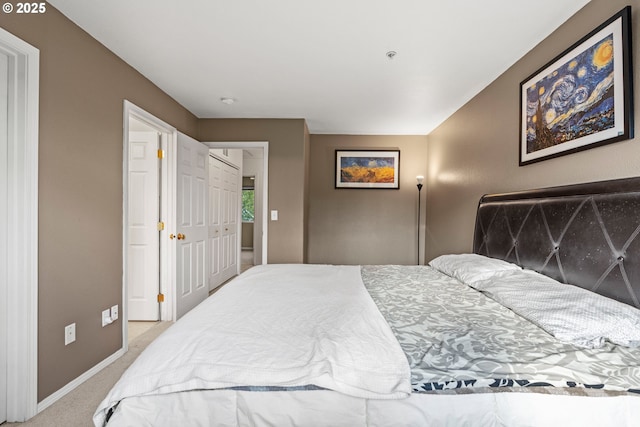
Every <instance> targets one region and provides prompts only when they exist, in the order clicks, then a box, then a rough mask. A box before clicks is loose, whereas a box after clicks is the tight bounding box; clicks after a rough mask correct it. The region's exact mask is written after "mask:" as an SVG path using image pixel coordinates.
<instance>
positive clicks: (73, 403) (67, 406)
mask: <svg viewBox="0 0 640 427" xmlns="http://www.w3.org/2000/svg"><path fill="white" fill-rule="evenodd" d="M171 324H172V322H159V323H158V324H157V325H155V326H153V327H152V328H150V329H149V330H148V331H146V332H144V333H143V334H141V335H140V336H138V337H136V338H134V339H133V340H132V341H131V343H130V344H129V351H127V353H126V354H125V355H124V356H122V357H121V358H120V359H118V360H116V361H115V362H113V363H112V364H111V365H109V366H107V367H106V368H104V369H103V370H102V371H100V372H98V373H97V374H96V375H94V376H93V377H91V378H90V379H89V380H88V381H86V382H84V383H83V384H81V385H80V386H78V387H77V388H76V389H75V390H73V391H72V392H71V393H69V394H67V395H66V396H65V397H63V398H62V399H60V400H58V401H57V402H56V403H54V404H53V405H51V406H50V407H48V408H47V409H45V410H44V411H42V412H41V413H39V414H38V415H36V416H35V417H33V418H31V419H30V420H29V421H26V422H24V423H6V424H2V427H10V426H11V427H22V426H24V427H89V426H93V421H92V418H93V413H94V412H95V410H96V408H97V407H98V405H99V404H100V402H102V399H104V398H105V396H106V395H107V393H108V392H109V390H110V389H111V387H113V385H114V384H115V383H116V382H117V381H118V379H119V378H120V376H121V375H122V373H123V372H124V371H125V370H126V369H127V368H128V367H129V365H130V364H131V363H132V362H133V361H134V360H135V359H136V358H137V357H138V355H139V354H140V353H141V352H142V350H144V349H145V347H146V346H147V345H149V343H150V342H151V341H153V340H154V339H155V338H156V337H157V336H158V335H160V334H161V333H162V332H163V331H164V330H165V329H167V328H168V327H169V326H170V325H171Z"/></svg>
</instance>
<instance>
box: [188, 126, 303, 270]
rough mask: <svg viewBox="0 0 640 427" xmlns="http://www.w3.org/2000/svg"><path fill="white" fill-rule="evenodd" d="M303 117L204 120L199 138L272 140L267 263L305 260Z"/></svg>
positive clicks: (220, 140) (213, 139)
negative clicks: (275, 213)
mask: <svg viewBox="0 0 640 427" xmlns="http://www.w3.org/2000/svg"><path fill="white" fill-rule="evenodd" d="M305 129H306V125H305V121H304V120H303V119H281V120H274V119H201V120H200V121H199V131H198V137H197V139H198V140H200V141H207V142H227V141H230V142H233V141H268V142H269V205H268V207H267V209H268V210H277V211H278V221H269V223H268V227H269V228H268V240H269V246H268V262H269V263H272V264H275V263H301V262H305V259H304V246H305V242H304V240H305V237H304V233H305V231H304V229H305V224H304V216H305V213H304V211H305V208H304V205H305V196H304V191H305V168H306V165H305V147H306V144H305V132H306V130H305Z"/></svg>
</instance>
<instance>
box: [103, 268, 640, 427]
mask: <svg viewBox="0 0 640 427" xmlns="http://www.w3.org/2000/svg"><path fill="white" fill-rule="evenodd" d="M292 267H293V266H263V267H260V268H259V269H256V270H254V271H253V272H252V273H251V274H247V273H245V275H241V276H240V277H239V278H237V279H236V280H234V281H233V282H231V283H230V284H228V285H226V287H228V288H226V289H225V288H223V289H222V290H221V291H219V293H216V294H214V295H213V296H212V297H210V298H209V299H208V300H207V301H205V303H204V304H203V305H202V306H199V307H197V308H196V309H194V311H195V314H191V313H190V314H189V315H187V316H186V317H187V321H188V322H189V321H190V322H191V326H190V327H189V328H187V329H193V330H194V331H195V332H194V333H193V334H192V335H193V336H194V337H195V338H196V339H194V340H191V341H189V343H188V344H185V343H183V342H181V338H180V336H179V335H175V334H174V335H172V336H171V337H172V339H171V340H166V339H165V340H164V341H165V344H166V343H167V341H168V347H164V346H163V347H159V348H156V349H154V352H156V353H165V352H176V349H179V351H178V353H180V354H183V355H186V354H191V356H185V357H186V359H185V360H191V359H192V357H193V354H198V353H197V350H196V347H198V346H205V347H207V346H211V345H212V344H211V340H210V339H211V337H212V336H213V335H215V334H219V333H222V334H223V335H222V336H221V337H222V339H228V338H229V337H230V336H232V335H235V334H238V333H241V334H242V333H245V332H247V333H248V332H250V331H248V330H245V329H243V328H244V327H245V326H248V325H250V328H258V330H259V331H262V333H263V334H264V335H269V334H271V332H272V331H273V329H274V326H277V329H278V331H279V333H278V334H277V335H278V337H279V338H278V339H279V340H280V342H281V345H283V346H284V347H285V348H287V349H290V350H292V351H294V352H295V351H297V350H296V349H297V347H298V345H297V344H296V340H294V339H289V340H287V337H288V336H289V332H287V331H288V329H287V328H289V325H292V324H296V323H301V322H302V323H304V322H305V320H304V319H305V318H306V317H305V315H304V313H305V312H311V311H313V312H314V315H313V316H312V317H313V318H314V319H318V318H322V319H324V320H328V321H329V325H330V326H329V327H328V329H327V327H325V326H323V327H321V329H318V330H316V331H315V332H313V333H312V335H314V334H318V335H319V336H320V337H321V338H322V339H321V340H320V343H318V344H311V347H313V346H314V345H320V346H321V347H323V348H324V347H327V346H328V347H332V345H331V343H332V342H333V339H334V338H335V337H336V335H326V333H327V331H328V330H329V331H330V330H333V329H337V330H339V332H340V333H339V334H338V335H342V333H343V332H344V336H345V337H347V338H346V341H349V346H350V347H349V349H350V350H349V352H353V351H355V352H356V353H358V349H360V350H362V349H364V348H366V349H367V350H366V351H360V352H361V353H362V355H364V356H365V358H364V359H363V360H364V361H365V362H366V361H367V357H366V356H367V354H368V353H371V352H372V351H374V350H373V349H374V348H376V347H380V346H382V347H386V346H389V348H391V349H392V350H393V348H395V347H394V345H393V344H389V341H383V342H378V343H377V344H374V345H373V346H371V344H368V343H367V342H368V339H367V338H365V337H364V335H363V334H368V333H369V332H370V331H369V330H368V328H365V329H358V328H356V329H354V330H353V331H350V332H349V333H350V334H352V335H348V334H347V333H348V332H347V330H346V329H349V327H348V326H350V325H352V323H353V322H356V323H357V322H358V321H363V320H364V322H363V324H366V323H369V319H371V323H372V324H373V325H376V326H375V327H374V328H373V329H380V328H381V326H380V323H379V322H378V320H379V319H378V316H379V318H380V319H382V322H383V323H384V324H385V325H387V327H388V328H389V331H391V332H392V335H393V336H394V338H393V341H394V342H395V344H396V345H397V344H398V343H399V346H398V348H399V349H401V351H400V354H401V358H402V359H403V360H404V362H405V363H408V366H407V375H406V378H403V376H402V375H399V376H396V377H394V380H396V381H398V382H397V384H392V383H393V381H391V382H389V381H385V383H386V384H385V387H387V386H389V385H393V386H392V387H391V388H390V389H388V390H391V391H392V392H393V393H395V394H393V395H391V394H389V395H387V396H384V393H382V394H379V395H378V396H374V395H358V393H353V392H351V393H350V391H353V389H345V390H341V391H340V390H338V391H336V388H335V379H334V380H333V383H332V382H331V381H324V382H323V381H310V380H309V378H310V377H308V376H307V377H305V376H304V375H302V376H300V377H299V378H297V381H293V380H292V381H289V382H286V381H285V382H280V383H276V382H274V383H269V382H268V381H267V382H265V381H264V377H260V381H258V380H257V377H256V376H255V372H253V373H252V372H251V371H247V372H246V375H244V376H241V377H242V378H241V381H238V379H237V378H235V379H233V380H232V381H231V380H230V381H227V382H226V383H225V382H218V383H216V382H213V383H207V382H206V381H205V382H202V381H201V380H202V378H201V377H198V375H196V376H195V377H194V378H186V379H185V380H184V381H182V380H181V381H180V382H181V383H190V384H191V385H188V386H186V387H182V386H181V387H179V388H171V387H164V388H163V387H160V388H153V387H151V388H147V389H144V388H139V386H140V384H139V383H137V382H136V381H133V382H130V383H129V384H128V385H125V387H124V388H125V390H124V391H123V389H122V388H120V389H116V391H115V392H112V393H111V394H110V396H108V397H107V398H106V399H105V402H103V404H102V405H101V407H100V408H98V411H97V412H96V416H95V417H94V422H95V424H96V425H97V426H100V425H103V423H104V421H105V420H108V425H109V426H124V425H150V426H151V425H153V426H158V425H178V424H179V425H203V426H204V425H207V426H209V425H221V426H226V425H228V426H245V425H247V426H262V425H265V426H266V425H273V426H287V425H291V426H296V425H305V426H307V425H318V426H329V425H330V426H391V425H393V426H401V425H407V426H408V425H421V426H422V425H438V426H441V425H452V426H459V425H482V426H499V425H509V426H513V425H521V424H526V425H541V426H542V425H551V424H553V423H562V424H564V425H579V424H580V423H590V424H593V423H594V422H595V423H596V424H598V422H600V424H599V425H616V424H611V422H613V421H614V420H618V421H617V422H619V423H620V424H617V425H625V422H628V420H631V419H638V418H640V394H638V390H639V389H640V387H639V384H640V367H639V366H638V360H640V350H639V349H637V348H635V349H630V348H626V347H620V346H615V345H612V344H607V345H606V346H605V347H604V348H602V349H584V348H578V347H576V346H573V345H571V344H566V343H562V342H560V341H558V340H557V339H555V338H554V337H553V336H551V335H549V334H548V333H547V332H545V331H544V330H542V329H541V328H539V327H538V326H536V325H534V324H532V323H530V322H528V321H527V320H525V319H523V318H521V317H520V316H518V315H516V314H515V313H514V312H513V311H511V310H509V309H508V308H506V307H504V306H502V305H500V304H499V303H497V302H496V301H494V300H492V299H491V298H489V297H487V296H486V295H485V294H483V293H481V292H478V291H476V290H474V289H472V288H470V287H469V286H467V285H465V284H463V283H461V282H460V281H458V280H456V279H454V278H452V277H450V276H447V275H445V274H442V273H441V272H439V271H437V270H435V269H433V268H431V267H425V266H393V265H386V266H362V267H349V268H347V269H345V270H341V272H347V271H348V273H347V275H352V273H353V272H354V271H355V272H356V273H357V274H356V275H357V276H358V278H359V280H355V281H354V280H353V276H350V277H351V278H350V279H349V281H348V282H349V284H348V285H347V286H346V287H344V286H345V285H344V283H343V282H342V281H341V280H342V278H341V276H340V275H338V276H336V275H335V274H334V273H335V270H334V268H335V266H304V265H297V266H295V267H293V269H292ZM354 269H355V270H354ZM249 272H251V270H249ZM256 273H264V274H267V275H268V276H269V280H268V281H267V282H264V283H268V286H267V287H265V286H263V285H264V283H262V279H264V276H263V277H261V278H260V281H259V282H260V283H262V285H260V284H259V283H258V282H256V281H252V277H253V278H256V277H257V276H256ZM283 273H285V274H284V275H283ZM301 280H302V281H303V282H304V283H303V282H300V281H301ZM283 281H284V282H288V283H283ZM354 283H355V284H357V286H354ZM256 286H263V287H261V288H259V289H256ZM343 287H344V288H343ZM358 287H360V288H361V289H362V290H364V289H365V288H366V290H367V291H368V293H367V292H366V291H365V292H364V294H367V298H370V304H369V303H367V302H364V303H363V302H362V300H360V299H358V301H360V302H358V303H357V305H356V306H350V305H349V304H348V303H347V300H349V298H350V296H351V295H352V294H354V293H355V294H360V292H359V291H358ZM232 291H233V292H236V291H239V295H240V297H239V298H233V299H234V300H235V301H240V302H236V304H238V305H237V306H234V307H232V306H229V305H228V304H226V302H228V300H225V299H224V295H225V293H229V292H232ZM327 292H328V293H329V294H330V295H332V296H331V297H330V298H329V299H333V300H335V301H333V302H334V303H337V305H336V306H328V305H327V304H328V300H327V299H326V298H320V297H321V296H322V294H326V293H327ZM295 294H298V296H300V297H301V300H303V301H307V302H311V303H310V305H305V306H303V307H301V309H302V310H301V312H296V314H295V315H294V317H293V318H291V317H286V316H285V313H283V310H285V309H287V308H288V307H291V305H295V304H298V303H299V301H298V302H296V300H295V298H294V299H292V297H294V296H295ZM341 295H342V296H341ZM360 296H362V295H360ZM315 297H318V298H319V299H315ZM343 297H344V298H343ZM365 299H366V298H365ZM216 302H219V303H216ZM282 304H284V305H282ZM202 307H204V308H202ZM207 307H208V308H207ZM261 307H268V308H270V310H267V311H270V312H272V313H276V315H277V316H276V318H270V319H269V320H268V323H265V319H261V318H260V317H254V316H255V315H256V313H259V312H261V311H262V310H261ZM363 307H364V308H363ZM371 307H373V308H374V310H373V312H372V311H371ZM211 309H213V310H214V311H215V314H213V319H214V320H213V321H212V322H210V321H208V320H206V318H207V317H208V316H207V315H206V310H209V311H210V310H211ZM363 310H364V311H363ZM238 311H239V312H240V315H241V317H242V316H244V318H245V319H252V321H251V322H250V323H248V324H244V323H242V322H241V323H240V324H236V323H235V322H236V321H237V318H235V316H236V315H237V314H238V313H237V312H238ZM234 312H236V313H235V314H234ZM296 316H301V317H296ZM345 316H346V317H345ZM230 318H234V319H232V320H231V323H226V322H227V321H228V320H229V319H230ZM190 319H191V320H190ZM194 319H195V321H194ZM309 319H310V318H309ZM200 322H202V324H200ZM178 323H179V324H180V325H178V324H176V325H174V326H172V328H170V329H169V331H168V332H170V331H171V329H174V328H176V327H178V328H180V327H182V328H183V329H184V326H183V325H184V324H185V323H187V322H183V321H182V320H181V321H180V322H178ZM309 324H310V325H313V322H309ZM233 325H235V326H233ZM231 326H233V330H229V328H230V327H231ZM361 326H362V325H361ZM312 329H313V326H312ZM384 329H385V328H384V327H382V330H383V331H384ZM294 330H297V329H296V328H294ZM211 331H213V332H211ZM253 332H255V331H253ZM212 334H213V335H212ZM225 334H226V335H225ZM385 334H386V332H383V334H382V335H385ZM247 336H250V337H251V339H254V335H251V334H249V335H247ZM198 337H199V338H200V339H198ZM158 341H160V342H162V341H163V340H158ZM199 342H200V343H199ZM154 344H155V343H154ZM246 344H247V345H249V346H250V345H251V343H250V342H247V343H246ZM213 347H216V345H215V344H214V345H213ZM277 349H278V346H275V347H274V349H273V350H274V351H276V354H275V356H274V354H271V355H265V354H260V357H257V358H256V360H257V366H262V367H264V363H263V362H264V361H266V360H270V361H271V362H273V363H275V362H277V361H278V355H277ZM256 351H257V350H256ZM323 351H324V350H323ZM391 353H392V354H395V351H391ZM207 354H208V353H204V356H197V357H198V358H200V359H202V363H203V364H205V365H206V364H207V360H206V358H207V357H209V356H207ZM247 354H251V352H249V353H247ZM296 355H297V353H296V354H294V356H295V357H294V359H295V358H296V357H297V356H296ZM143 356H144V353H143ZM218 356H219V354H217V353H216V352H214V353H213V355H212V356H210V357H211V359H210V360H209V362H210V363H212V364H214V365H215V360H217V359H216V358H217V357H218ZM265 357H267V358H266V359H265ZM331 357H333V356H331ZM141 359H142V362H140V363H138V361H136V364H138V365H140V364H142V365H143V366H142V368H140V367H139V366H135V365H136V364H134V366H132V367H131V368H130V371H131V372H130V371H127V373H125V376H123V379H125V381H126V377H131V378H136V377H137V378H138V379H139V378H141V375H142V376H143V377H144V376H145V375H147V374H149V372H150V371H153V370H154V369H151V368H149V367H150V366H157V363H158V362H157V361H156V362H154V361H153V359H150V360H149V361H147V362H144V359H145V357H141ZM368 360H369V362H371V361H372V360H373V364H371V365H368V369H367V370H365V371H362V372H364V373H365V374H364V376H361V377H360V378H359V379H358V381H359V382H365V383H367V382H368V383H369V384H377V380H376V372H373V371H372V370H371V369H370V368H371V367H375V366H376V363H375V360H380V361H382V360H387V362H381V363H380V364H379V365H377V366H378V367H379V369H380V372H381V373H382V374H384V372H392V373H394V375H395V374H397V373H402V371H403V369H404V368H403V367H402V366H403V365H402V364H399V363H398V361H397V360H396V359H394V358H393V357H392V358H389V359H377V356H375V357H373V359H371V358H369V359H368ZM271 362H270V363H271ZM185 363H186V362H185ZM278 363H279V362H278ZM357 363H360V362H357ZM154 364H155V365H154ZM140 369H142V371H140ZM159 371H160V372H161V374H160V375H155V376H154V379H153V381H156V382H157V381H158V380H159V379H160V380H162V378H166V377H169V376H171V375H173V374H174V373H173V371H170V372H162V369H160V370H159ZM141 372H142V373H141ZM257 372H264V371H257ZM367 376H369V377H367ZM383 376H384V375H383ZM316 378H317V377H316ZM323 378H324V377H323ZM400 378H401V379H400ZM325 379H326V378H325ZM405 379H406V386H405V383H404V380H405ZM289 380H291V378H289ZM121 381H123V380H121ZM117 387H118V386H116V388H117ZM405 387H407V388H408V390H410V391H411V393H410V395H408V396H407V395H404V396H403V395H402V391H403V390H405V389H406V388H405ZM345 391H346V392H345ZM380 391H381V389H380V390H378V392H380ZM398 391H399V392H400V393H396V392H398ZM605 421H606V422H605Z"/></svg>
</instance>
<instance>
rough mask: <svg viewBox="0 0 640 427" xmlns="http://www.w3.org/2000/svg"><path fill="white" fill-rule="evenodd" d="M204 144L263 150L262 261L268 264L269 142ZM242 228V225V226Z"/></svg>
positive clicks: (240, 242)
mask: <svg viewBox="0 0 640 427" xmlns="http://www.w3.org/2000/svg"><path fill="white" fill-rule="evenodd" d="M202 143H203V144H205V145H207V146H208V147H209V148H228V149H244V148H262V149H263V156H262V175H263V176H262V186H261V190H262V215H261V217H262V260H261V264H267V263H268V262H267V260H268V259H269V258H268V257H267V255H268V253H267V251H268V247H269V239H268V231H269V222H268V219H269V218H268V211H269V209H268V206H269V141H233V142H229V141H227V142H211V141H203V142H202ZM240 226H242V224H240ZM241 238H242V233H238V239H239V241H238V247H239V248H241V247H242V241H241V240H240V239H241ZM238 268H240V259H238Z"/></svg>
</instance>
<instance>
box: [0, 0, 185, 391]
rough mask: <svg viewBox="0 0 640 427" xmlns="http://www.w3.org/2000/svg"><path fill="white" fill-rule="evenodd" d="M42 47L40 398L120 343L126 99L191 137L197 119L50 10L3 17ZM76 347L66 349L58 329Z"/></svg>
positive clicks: (13, 30)
mask: <svg viewBox="0 0 640 427" xmlns="http://www.w3.org/2000/svg"><path fill="white" fill-rule="evenodd" d="M0 23H1V25H2V27H3V28H4V29H6V30H7V31H9V32H11V33H13V34H14V35H16V36H17V37H19V38H21V39H23V40H25V41H26V42H28V43H30V44H31V45H33V46H35V47H36V48H38V49H39V50H40V159H39V174H40V176H39V233H40V235H39V271H38V273H39V295H38V298H39V307H38V373H39V374H38V401H41V400H42V399H44V398H45V397H47V396H49V395H50V394H51V393H53V392H55V391H57V390H58V389H60V388H61V387H63V386H64V385H66V384H67V383H68V382H70V381H72V380H73V379H75V378H76V377H78V376H79V375H81V374H83V373H84V372H86V371H87V370H88V369H90V368H91V367H93V366H94V365H96V364H97V363H99V362H101V361H102V360H104V359H105V358H107V357H108V356H110V355H111V354H113V353H115V352H116V351H117V350H118V349H120V348H121V346H122V324H121V322H120V321H117V322H115V324H112V325H109V326H108V327H105V328H102V327H101V320H100V319H101V318H100V313H101V311H102V310H104V309H106V308H109V307H111V306H112V305H114V304H118V305H120V307H121V308H122V150H123V148H122V125H123V117H122V115H123V101H124V99H128V100H130V101H132V102H133V103H135V104H136V105H138V106H140V107H141V108H144V109H145V110H147V111H149V112H150V113H151V114H154V115H155V116H157V117H159V118H161V119H163V120H165V121H166V122H169V123H171V124H172V125H174V126H176V127H177V128H178V129H180V130H181V131H182V132H184V133H187V134H191V135H194V136H195V133H196V129H197V119H196V117H195V116H193V115H192V114H191V113H189V112H188V111H187V110H185V109H184V108H182V107H181V106H180V105H178V104H177V103H176V102H175V101H173V100H172V99H171V98H169V97H168V96H167V95H166V94H165V93H163V92H162V91H161V90H159V89H158V88H157V87H156V86H154V85H153V84H151V83H150V82H149V81H148V80H146V79H145V78H144V77H143V76H142V75H140V74H139V73H138V72H136V71H135V70H133V69H132V68H131V67H129V66H128V65H127V64H125V63H124V62H123V61H121V60H120V59H119V58H118V57H116V56H115V55H114V54H113V53H111V52H110V51H108V50H107V49H105V48H104V47H103V46H102V45H101V44H99V43H98V42H97V41H96V40H94V39H93V38H92V37H90V36H89V35H87V34H86V33H85V32H83V31H82V30H81V29H80V28H78V27H77V26H76V25H75V24H73V23H72V22H71V21H69V20H67V18H65V17H64V16H63V15H62V14H60V13H59V12H58V11H57V10H56V9H54V8H53V7H52V6H51V5H47V12H46V13H45V14H43V15H16V14H12V15H8V14H3V15H2V21H0ZM74 322H75V323H76V336H77V339H76V342H74V343H72V344H70V345H68V346H64V338H63V337H64V327H65V326H66V325H68V324H70V323H74Z"/></svg>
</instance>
